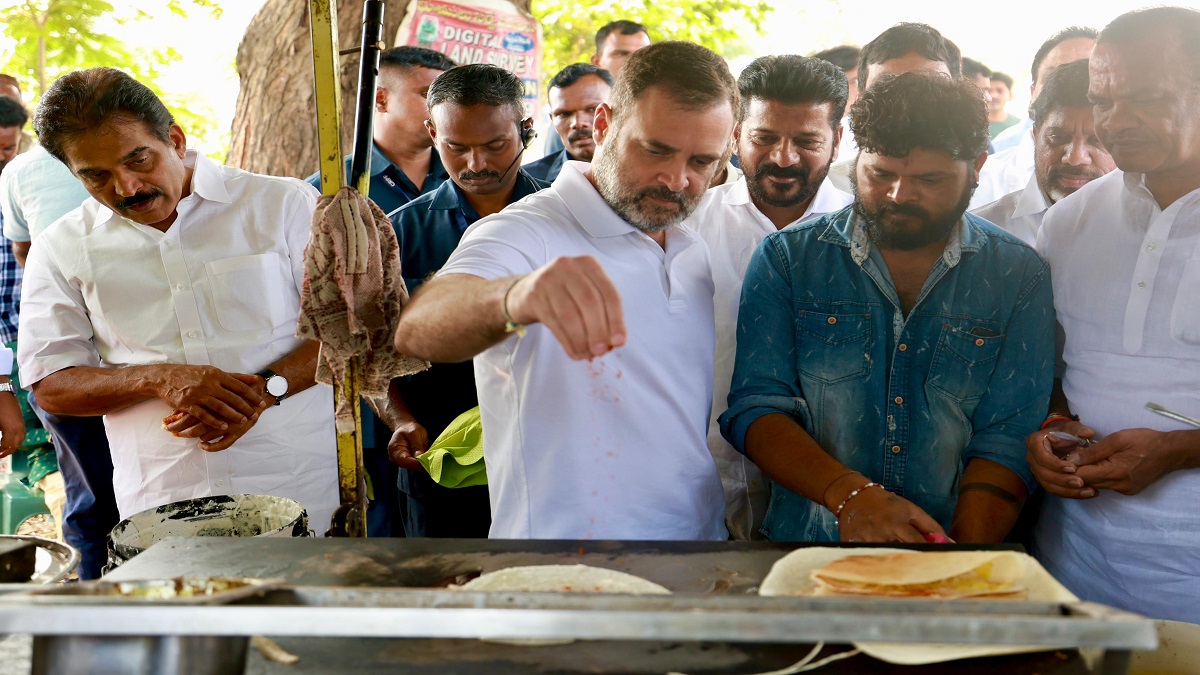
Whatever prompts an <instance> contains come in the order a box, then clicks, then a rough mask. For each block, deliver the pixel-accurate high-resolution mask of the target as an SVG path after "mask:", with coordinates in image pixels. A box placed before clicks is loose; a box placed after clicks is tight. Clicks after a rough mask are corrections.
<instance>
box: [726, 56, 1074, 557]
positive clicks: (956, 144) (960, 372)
mask: <svg viewBox="0 0 1200 675" xmlns="http://www.w3.org/2000/svg"><path fill="white" fill-rule="evenodd" d="M851 120H852V122H851V126H852V128H853V130H854V135H855V139H856V140H857V142H858V146H859V147H860V148H861V152H860V154H859V156H858V159H857V160H856V162H855V166H854V172H853V173H852V176H853V177H854V181H853V187H854V204H852V205H851V206H849V207H847V208H845V209H842V210H841V211H838V212H836V213H832V214H829V215H827V216H824V217H822V218H820V219H817V220H815V221H810V222H807V223H802V224H799V225H794V226H792V227H789V228H787V229H785V230H782V231H779V232H775V233H772V234H769V235H767V238H766V239H765V241H764V242H763V244H762V245H761V246H760V247H759V248H758V250H757V251H756V252H755V254H754V257H753V258H752V259H751V261H750V266H749V268H748V270H747V271H746V278H745V281H744V282H743V284H742V305H741V311H740V314H739V316H738V338H737V345H738V348H737V358H736V362H735V365H734V374H733V382H732V387H731V391H730V396H729V402H730V407H729V410H728V411H727V412H726V413H725V414H724V415H722V416H721V430H722V432H723V433H724V434H725V437H726V438H727V439H729V441H730V442H731V443H732V444H733V445H734V447H736V448H737V449H739V450H740V451H742V452H744V453H746V455H747V456H749V457H750V459H751V460H753V461H754V462H755V463H756V464H757V465H758V466H759V467H760V468H761V469H762V470H763V472H764V473H765V474H766V475H767V476H768V477H769V478H770V479H771V480H772V481H773V483H774V485H773V486H772V488H773V489H772V494H771V506H770V510H769V512H768V514H767V517H766V521H765V523H764V525H763V532H764V534H766V535H767V537H768V538H770V539H775V540H793V541H795V540H801V541H837V540H841V541H869V542H889V541H901V542H922V541H925V540H927V539H929V540H940V538H941V537H944V536H946V535H947V534H949V536H950V537H952V538H953V539H955V540H958V541H962V542H998V541H1002V540H1003V539H1004V538H1005V536H1006V535H1007V534H1008V532H1009V530H1010V529H1011V528H1012V526H1013V524H1014V523H1015V522H1016V519H1017V516H1018V514H1019V513H1020V510H1021V506H1022V504H1023V502H1024V500H1025V497H1026V495H1027V494H1028V492H1029V490H1030V489H1031V488H1032V487H1033V482H1032V476H1031V475H1030V472H1029V467H1028V466H1027V465H1026V463H1025V459H1024V447H1023V446H1024V436H1025V435H1027V434H1028V432H1029V431H1031V430H1033V429H1036V428H1037V425H1038V423H1039V422H1041V419H1042V416H1043V413H1044V411H1045V408H1044V406H1045V405H1046V403H1047V401H1048V400H1049V395H1050V385H1051V381H1052V379H1053V364H1054V309H1053V306H1052V302H1051V297H1050V278H1049V274H1048V272H1047V267H1046V264H1045V263H1044V262H1042V261H1041V259H1040V258H1038V256H1037V255H1036V254H1035V253H1034V252H1033V250H1032V249H1030V248H1029V247H1028V246H1026V245H1025V244H1024V243H1022V242H1021V241H1020V240H1018V239H1016V238H1015V237H1013V236H1012V235H1009V234H1008V233H1006V232H1004V231H1003V230H1000V229H999V228H997V227H995V226H994V225H991V224H990V223H987V222H986V221H983V220H981V219H979V218H976V217H975V216H972V215H970V214H966V213H965V211H966V208H967V203H968V202H969V201H970V198H971V193H972V191H973V189H974V187H975V184H976V182H977V180H978V174H979V170H980V167H982V166H983V163H984V160H985V159H986V157H987V142H988V134H987V110H986V107H985V105H984V102H983V97H981V96H980V95H979V90H978V87H977V86H976V85H975V84H974V83H973V82H970V81H967V80H962V79H958V80H952V79H950V78H947V77H943V76H939V75H933V74H925V73H904V74H901V75H897V76H889V77H884V78H882V79H880V81H879V82H878V83H875V84H873V85H872V86H871V87H869V88H867V89H866V90H865V91H864V92H863V94H862V96H861V98H859V100H858V102H857V103H855V105H854V106H853V108H852V109H851Z"/></svg>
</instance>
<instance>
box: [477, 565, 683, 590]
mask: <svg viewBox="0 0 1200 675" xmlns="http://www.w3.org/2000/svg"><path fill="white" fill-rule="evenodd" d="M462 590H464V591H484V592H503V593H507V592H524V593H628V594H630V595H668V594H670V592H671V591H669V590H667V589H666V588H663V587H662V586H659V585H658V584H656V583H654V582H652V581H647V580H645V579H643V578H641V577H636V576H634V575H632V574H626V573H624V572H618V571H616V570H610V569H607V568H603V567H592V566H590V565H530V566H527V567H507V568H505V569H502V570H496V571H495V572H488V573H487V574H483V575H480V576H479V577H477V578H475V579H472V580H471V581H468V582H467V583H465V584H463V586H462Z"/></svg>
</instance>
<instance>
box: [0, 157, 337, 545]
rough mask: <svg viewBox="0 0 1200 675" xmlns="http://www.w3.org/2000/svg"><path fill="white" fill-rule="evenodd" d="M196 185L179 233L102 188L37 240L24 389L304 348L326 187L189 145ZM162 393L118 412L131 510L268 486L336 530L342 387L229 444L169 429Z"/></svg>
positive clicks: (22, 346)
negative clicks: (310, 270)
mask: <svg viewBox="0 0 1200 675" xmlns="http://www.w3.org/2000/svg"><path fill="white" fill-rule="evenodd" d="M185 161H186V162H187V163H188V164H189V165H190V166H194V168H195V172H194V173H193V177H192V190H191V194H190V195H189V196H187V197H186V198H184V199H183V200H181V201H180V202H179V206H178V218H177V219H176V220H175V222H174V223H173V224H172V225H171V227H170V228H169V229H168V230H167V231H166V232H160V231H159V230H156V229H154V228H152V227H149V226H146V225H140V224H138V223H135V222H133V221H131V220H127V219H125V218H123V217H122V216H120V215H118V214H116V213H114V212H113V211H111V210H109V209H108V208H107V207H105V206H103V205H102V204H100V203H99V202H97V201H95V200H94V199H88V200H87V201H86V202H84V204H83V206H81V207H80V208H78V209H76V210H75V211H72V212H71V213H69V214H67V215H66V216H64V217H63V218H62V219H61V220H59V221H58V222H57V223H55V224H54V225H52V226H51V227H50V228H49V229H47V230H46V232H45V233H44V234H43V235H42V237H41V238H40V239H39V240H38V243H37V245H36V246H34V247H33V249H32V250H31V252H30V257H29V265H28V267H27V268H26V270H25V283H24V298H23V303H22V308H21V326H20V337H19V342H18V344H19V346H18V351H19V357H18V358H19V362H20V367H21V380H22V383H23V384H24V385H25V386H26V387H30V386H31V385H32V384H33V383H35V382H37V381H39V380H41V379H43V378H45V377H46V376H48V375H50V374H52V373H54V372H57V371H59V370H62V369H64V368H70V367H73V366H102V367H108V368H121V367H125V366H138V365H149V364H161V363H179V364H191V365H212V366H215V367H217V368H220V369H222V370H225V371H227V372H235V373H256V372H259V371H260V370H262V369H263V368H265V367H267V366H268V365H270V364H271V363H273V362H275V361H277V360H278V359H279V358H281V357H282V356H284V355H285V354H287V353H289V352H291V351H293V350H294V349H296V348H297V347H298V346H299V345H300V344H301V341H300V340H298V339H297V338H296V337H295V332H296V320H297V316H298V314H299V308H300V288H301V285H302V283H303V280H304V267H303V265H304V248H305V246H306V245H307V243H308V236H309V229H310V224H311V220H312V212H313V207H314V205H315V203H316V196H317V195H316V191H315V190H314V189H313V188H312V187H311V186H309V185H307V184H305V183H303V182H301V181H299V180H294V179H288V178H273V177H268V176H260V175H256V174H251V173H247V172H245V171H241V170H238V169H234V168H230V167H223V166H218V165H216V164H214V163H213V162H212V161H210V160H208V159H207V158H205V157H203V156H201V155H198V154H196V153H195V152H188V154H187V157H186V159H185ZM171 412H172V410H171V408H170V407H169V406H168V405H167V404H166V403H164V402H163V401H162V400H160V399H152V400H149V401H145V402H143V403H140V404H137V405H134V406H131V407H129V408H126V409H124V410H120V411H117V412H114V413H110V414H108V415H106V416H105V418H104V423H105V429H106V431H107V432H108V437H109V444H110V446H111V448H112V455H113V470H114V471H113V483H114V488H115V491H116V497H117V507H118V509H119V510H120V513H121V516H122V517H128V516H129V515H132V514H133V513H136V512H138V511H142V510H144V509H148V508H151V507H154V506H159V505H162V504H165V503H168V502H173V501H178V500H181V499H189V498H193V497H202V496H208V495H215V494H238V493H262V494H272V495H277V496H283V497H290V498H293V499H297V500H299V501H300V502H301V503H302V504H304V506H305V508H306V509H307V510H308V514H309V517H310V522H311V524H312V526H313V528H314V529H316V530H319V531H320V530H323V529H324V528H325V527H326V526H327V524H328V522H329V517H330V515H331V514H332V512H333V509H334V508H335V507H336V506H337V503H338V493H337V458H336V441H335V434H334V426H333V400H332V391H331V390H330V388H329V387H326V386H321V385H318V386H316V387H313V388H311V389H309V390H307V391H304V392H300V393H298V394H296V395H295V396H292V397H289V398H288V399H286V400H285V401H284V402H283V404H282V405H280V406H278V407H274V408H271V409H268V410H266V411H264V412H263V413H262V416H261V417H260V418H259V421H258V423H257V424H255V426H254V427H253V428H252V429H251V430H250V431H249V432H248V433H247V434H246V435H245V436H243V437H242V438H241V439H239V440H238V441H237V442H236V443H235V444H234V445H233V446H232V447H231V448H229V449H228V450H225V451H222V452H204V451H202V450H200V449H199V447H198V441H197V440H195V439H183V438H176V437H174V436H172V435H171V434H170V433H169V432H167V431H165V430H163V428H162V419H163V418H164V417H166V416H167V415H169V414H170V413H171Z"/></svg>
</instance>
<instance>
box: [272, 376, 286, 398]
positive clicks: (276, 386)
mask: <svg viewBox="0 0 1200 675" xmlns="http://www.w3.org/2000/svg"><path fill="white" fill-rule="evenodd" d="M287 391H288V381H287V378H286V377H284V376H282V375H276V376H274V377H272V378H271V379H269V380H267V393H268V394H270V395H272V396H274V397H275V398H279V397H280V396H283V395H284V394H286V393H287Z"/></svg>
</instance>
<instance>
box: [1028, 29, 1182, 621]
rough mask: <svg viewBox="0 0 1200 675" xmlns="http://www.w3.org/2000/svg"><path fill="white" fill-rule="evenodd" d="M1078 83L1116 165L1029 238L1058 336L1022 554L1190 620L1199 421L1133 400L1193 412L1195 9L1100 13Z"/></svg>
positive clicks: (1081, 586)
mask: <svg viewBox="0 0 1200 675" xmlns="http://www.w3.org/2000/svg"><path fill="white" fill-rule="evenodd" d="M1090 80H1091V84H1090V88H1089V90H1088V98H1089V99H1091V101H1092V103H1093V105H1094V108H1093V110H1094V112H1095V118H1096V130H1097V132H1098V133H1099V134H1100V139H1101V140H1102V141H1104V146H1105V147H1106V148H1108V150H1109V151H1110V152H1111V153H1112V157H1113V160H1114V161H1115V162H1116V164H1117V170H1116V171H1113V172H1112V173H1110V174H1108V175H1107V176H1104V177H1103V178H1099V179H1097V180H1094V181H1092V182H1091V183H1088V184H1087V185H1085V186H1084V187H1082V188H1080V189H1079V191H1078V192H1076V193H1075V194H1073V195H1071V196H1070V197H1067V198H1066V199H1063V200H1061V201H1059V202H1058V203H1057V204H1055V205H1054V206H1053V207H1051V209H1050V211H1049V212H1047V213H1046V218H1045V219H1044V220H1043V222H1042V231H1041V234H1040V236H1039V238H1038V251H1039V252H1040V253H1041V254H1042V255H1043V256H1044V257H1045V258H1046V262H1048V263H1049V264H1050V271H1051V278H1052V280H1053V283H1054V308H1055V310H1056V313H1057V315H1058V321H1059V324H1060V325H1061V326H1062V332H1063V335H1064V336H1065V343H1064V346H1063V351H1062V368H1063V370H1062V372H1061V373H1060V375H1061V377H1062V380H1061V386H1057V387H1055V392H1054V395H1053V396H1052V397H1051V399H1050V415H1049V417H1048V418H1047V419H1046V422H1045V424H1043V430H1042V431H1039V432H1037V433H1035V434H1033V435H1031V436H1030V437H1029V438H1028V439H1027V440H1026V443H1025V445H1026V449H1027V457H1028V460H1029V465H1030V468H1031V469H1032V470H1033V475H1034V477H1035V478H1036V479H1037V481H1038V482H1039V483H1041V484H1042V486H1043V487H1044V488H1045V489H1046V491H1047V492H1048V493H1050V494H1049V495H1047V497H1046V501H1045V504H1044V506H1043V510H1042V516H1041V520H1040V522H1039V523H1038V526H1037V529H1036V531H1035V542H1034V543H1035V555H1037V556H1038V557H1039V559H1040V560H1041V561H1042V563H1043V564H1044V565H1045V566H1046V568H1047V569H1048V570H1050V572H1051V573H1052V574H1053V575H1054V577H1055V578H1056V579H1058V580H1060V581H1062V582H1063V584H1064V585H1065V586H1066V587H1067V588H1069V589H1071V590H1072V591H1073V592H1075V594H1076V595H1078V596H1080V597H1081V598H1083V599H1085V600H1091V601H1095V602H1102V603H1105V604H1109V605H1113V606H1116V607H1121V608H1124V609H1128V610H1131V611H1134V612H1138V613H1140V614H1145V615H1147V616H1150V617H1152V618H1156V619H1174V620H1181V621H1190V622H1193V623H1196V622H1200V518H1197V517H1196V503H1197V500H1200V429H1194V428H1191V427H1189V426H1188V425H1186V424H1184V423H1183V422H1179V421H1176V420H1173V419H1167V418H1165V417H1161V416H1159V415H1156V414H1154V413H1153V412H1151V411H1149V410H1147V409H1146V408H1145V406H1146V404H1147V403H1148V402H1154V403H1158V404H1160V405H1163V406H1166V407H1167V408H1169V409H1172V410H1175V411H1178V412H1180V413H1183V414H1185V415H1190V416H1192V417H1197V416H1200V308H1198V305H1197V303H1198V302H1200V300H1198V299H1200V88H1197V86H1196V83H1197V82H1200V11H1196V10H1194V9H1185V8H1182V7H1157V8H1152V9H1146V10H1141V11H1137V12H1130V13H1128V14H1124V15H1122V16H1120V17H1118V18H1116V19H1114V20H1113V22H1112V23H1110V24H1109V25H1108V26H1107V27H1105V29H1104V30H1103V32H1101V34H1100V39H1099V40H1098V41H1097V43H1096V49H1095V51H1094V52H1093V53H1092V58H1091V70H1090ZM1053 430H1061V431H1067V432H1070V433H1073V434H1076V435H1078V436H1082V437H1085V438H1092V439H1096V440H1098V441H1099V442H1097V443H1096V444H1095V445H1091V446H1089V447H1078V446H1076V445H1074V444H1071V443H1069V442H1057V441H1053V440H1052V439H1050V438H1048V437H1047V434H1048V433H1049V432H1050V431H1053Z"/></svg>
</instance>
